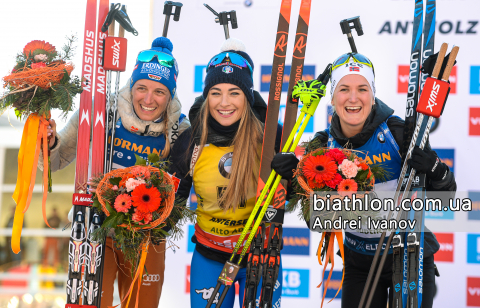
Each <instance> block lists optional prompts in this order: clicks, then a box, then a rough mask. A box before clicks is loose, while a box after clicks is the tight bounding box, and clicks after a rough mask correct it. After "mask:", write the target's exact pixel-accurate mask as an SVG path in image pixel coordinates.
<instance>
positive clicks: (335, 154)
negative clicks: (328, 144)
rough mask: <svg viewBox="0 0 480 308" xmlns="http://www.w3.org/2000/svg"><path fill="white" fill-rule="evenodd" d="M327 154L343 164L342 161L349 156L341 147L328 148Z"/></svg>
mask: <svg viewBox="0 0 480 308" xmlns="http://www.w3.org/2000/svg"><path fill="white" fill-rule="evenodd" d="M325 155H327V156H328V157H330V158H331V159H333V160H334V161H336V162H337V164H341V163H342V161H343V160H344V159H345V158H347V157H346V156H345V154H343V152H342V151H340V150H339V149H330V150H328V152H327V153H325Z"/></svg>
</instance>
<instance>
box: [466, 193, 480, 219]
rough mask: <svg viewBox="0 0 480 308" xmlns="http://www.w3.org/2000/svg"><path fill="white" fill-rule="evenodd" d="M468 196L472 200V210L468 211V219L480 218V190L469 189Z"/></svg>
mask: <svg viewBox="0 0 480 308" xmlns="http://www.w3.org/2000/svg"><path fill="white" fill-rule="evenodd" d="M468 198H469V199H470V200H472V210H471V211H470V212H468V219H469V220H480V191H469V192H468Z"/></svg>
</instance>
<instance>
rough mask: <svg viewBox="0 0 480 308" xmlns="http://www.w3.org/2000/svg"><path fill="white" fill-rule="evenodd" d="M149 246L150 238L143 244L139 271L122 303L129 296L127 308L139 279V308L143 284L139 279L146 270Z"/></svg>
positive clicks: (113, 307) (111, 307)
mask: <svg viewBox="0 0 480 308" xmlns="http://www.w3.org/2000/svg"><path fill="white" fill-rule="evenodd" d="M149 244H150V238H147V240H146V241H144V242H143V243H142V255H141V256H140V262H139V263H138V267H137V271H136V273H135V277H134V278H133V281H132V284H131V285H130V288H129V289H128V292H127V294H126V295H125V297H124V298H123V300H122V302H121V303H123V302H124V301H125V300H126V299H127V296H128V300H127V305H126V306H125V307H128V304H130V298H131V297H132V291H133V287H134V286H135V282H136V281H137V279H138V288H137V299H136V301H135V308H138V298H139V294H140V285H141V283H142V278H139V277H143V269H144V268H145V261H146V260H147V253H148V246H149ZM121 303H120V304H121ZM120 304H118V305H120ZM118 305H115V306H108V308H116V307H117V306H118Z"/></svg>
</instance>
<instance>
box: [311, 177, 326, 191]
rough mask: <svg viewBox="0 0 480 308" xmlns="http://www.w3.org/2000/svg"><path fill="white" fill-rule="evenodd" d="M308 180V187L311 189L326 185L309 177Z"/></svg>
mask: <svg viewBox="0 0 480 308" xmlns="http://www.w3.org/2000/svg"><path fill="white" fill-rule="evenodd" d="M307 182H308V187H310V188H311V189H313V190H315V189H322V188H324V187H325V184H324V183H317V182H315V181H312V180H310V179H307Z"/></svg>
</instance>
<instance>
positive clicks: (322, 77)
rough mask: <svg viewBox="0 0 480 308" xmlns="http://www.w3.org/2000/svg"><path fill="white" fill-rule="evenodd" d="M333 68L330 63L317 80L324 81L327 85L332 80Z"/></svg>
mask: <svg viewBox="0 0 480 308" xmlns="http://www.w3.org/2000/svg"><path fill="white" fill-rule="evenodd" d="M331 70H332V64H331V63H329V64H328V65H327V67H326V68H325V70H324V71H323V73H321V74H320V76H318V77H317V80H318V81H320V82H321V83H323V84H324V85H327V83H328V80H330V75H331V72H330V71H331Z"/></svg>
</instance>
